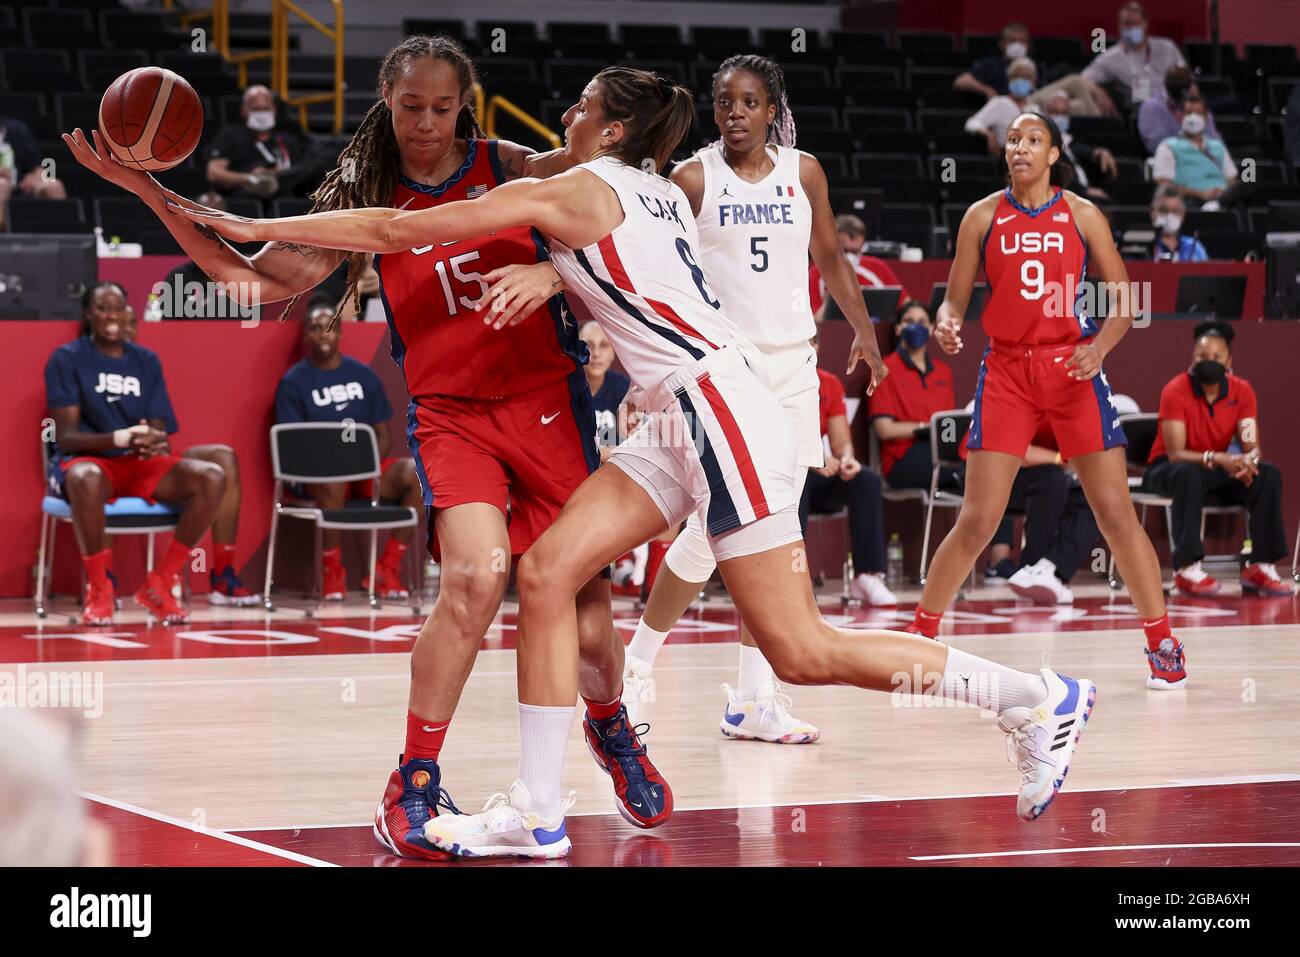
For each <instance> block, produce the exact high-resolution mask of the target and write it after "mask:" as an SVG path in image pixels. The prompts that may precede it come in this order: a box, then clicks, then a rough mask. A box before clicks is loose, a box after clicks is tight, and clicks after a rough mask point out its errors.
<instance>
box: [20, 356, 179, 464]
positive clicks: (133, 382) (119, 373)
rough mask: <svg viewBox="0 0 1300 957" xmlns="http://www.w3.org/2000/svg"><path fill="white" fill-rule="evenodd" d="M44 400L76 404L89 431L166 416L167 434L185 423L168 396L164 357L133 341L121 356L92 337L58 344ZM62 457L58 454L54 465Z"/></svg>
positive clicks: (54, 405)
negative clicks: (103, 348) (106, 350)
mask: <svg viewBox="0 0 1300 957" xmlns="http://www.w3.org/2000/svg"><path fill="white" fill-rule="evenodd" d="M45 404H46V406H47V407H48V408H50V409H62V408H67V407H69V406H76V407H77V408H78V409H80V410H81V426H82V428H83V429H84V430H85V431H87V432H115V431H117V430H118V429H127V428H130V427H131V426H133V425H137V424H139V422H140V420H141V419H144V420H146V421H153V420H154V419H161V420H162V422H163V431H165V432H167V433H168V434H170V433H172V432H176V431H177V430H178V429H179V428H180V426H178V425H177V424H176V416H175V414H174V413H173V412H172V403H171V399H170V398H169V397H168V395H167V382H166V380H165V379H164V378H163V370H162V362H161V361H160V360H159V359H158V355H157V354H156V353H155V352H153V351H152V350H150V349H146V348H145V347H144V346H138V345H136V344H135V343H131V342H127V343H124V344H123V346H122V355H121V356H120V357H119V356H110V355H106V354H104V353H103V352H100V351H99V349H97V348H96V347H95V344H94V343H93V342H92V341H91V338H90V336H81V337H80V338H78V339H74V340H73V341H72V342H68V343H65V344H64V345H61V346H59V348H57V349H55V350H54V352H53V353H51V355H50V358H49V361H48V362H47V363H46V364H45ZM130 451H131V450H130V449H118V448H112V449H101V450H99V451H97V452H95V453H94V454H95V455H96V456H99V457H102V458H107V457H111V456H118V455H127V454H128V453H130ZM62 458H63V457H62V455H60V454H58V453H56V454H55V455H54V457H53V458H52V459H51V465H52V466H53V465H57V463H58V462H59V461H61V459H62Z"/></svg>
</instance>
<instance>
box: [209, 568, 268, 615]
mask: <svg viewBox="0 0 1300 957" xmlns="http://www.w3.org/2000/svg"><path fill="white" fill-rule="evenodd" d="M208 582H209V585H210V590H209V591H208V603H209V604H212V605H233V606H235V607H236V608H249V607H252V606H253V605H257V604H261V601H262V599H261V598H260V597H258V596H257V595H254V594H253V593H252V592H251V591H249V590H248V588H247V586H245V585H244V583H243V581H242V580H241V579H240V577H239V576H238V575H237V574H235V569H234V567H233V566H231V565H227V566H226V567H225V568H224V569H223V570H222V571H221V574H217V573H216V572H212V574H211V575H210V576H209V577H208Z"/></svg>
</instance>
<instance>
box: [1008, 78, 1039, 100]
mask: <svg viewBox="0 0 1300 957" xmlns="http://www.w3.org/2000/svg"><path fill="white" fill-rule="evenodd" d="M1007 89H1008V90H1010V91H1011V95H1012V96H1014V97H1018V98H1019V99H1024V98H1025V97H1027V96H1028V95H1029V94H1030V93H1033V92H1034V81H1033V80H1026V79H1025V78H1024V77H1023V76H1018V77H1016V78H1015V79H1014V80H1011V81H1010V82H1009V83H1007Z"/></svg>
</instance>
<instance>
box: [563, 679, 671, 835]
mask: <svg viewBox="0 0 1300 957" xmlns="http://www.w3.org/2000/svg"><path fill="white" fill-rule="evenodd" d="M649 730H650V725H648V724H640V725H637V726H636V727H633V726H632V722H631V720H630V719H629V718H628V716H627V707H626V706H625V705H622V704H620V705H619V708H618V712H617V713H616V714H614V715H613V716H611V717H608V718H593V717H592V716H591V715H590V714H584V715H583V716H582V731H583V735H584V736H585V737H586V739H587V750H589V751H590V752H591V756H592V757H593V758H595V759H596V763H597V764H598V765H600V769H601V770H602V771H604V772H605V773H606V774H608V775H609V776H610V778H611V779H612V780H613V782H614V806H615V807H616V808H617V809H618V813H619V814H621V815H623V820H625V821H627V822H628V823H629V824H631V825H633V826H634V827H640V828H650V827H658V826H659V825H660V824H662V823H664V821H666V820H668V818H669V817H670V816H671V815H672V813H673V791H672V788H670V787H669V786H668V782H667V781H665V780H664V778H663V775H662V774H660V773H659V769H658V768H656V767H655V766H654V764H652V763H651V761H650V757H649V754H648V753H647V752H646V746H645V745H644V744H642V743H641V739H640V737H639V736H638V732H641V733H644V732H646V731H649Z"/></svg>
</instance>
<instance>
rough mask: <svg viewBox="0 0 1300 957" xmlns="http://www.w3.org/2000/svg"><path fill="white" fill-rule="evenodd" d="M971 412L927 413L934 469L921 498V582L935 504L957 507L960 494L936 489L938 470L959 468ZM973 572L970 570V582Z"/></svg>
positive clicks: (923, 575) (923, 582)
mask: <svg viewBox="0 0 1300 957" xmlns="http://www.w3.org/2000/svg"><path fill="white" fill-rule="evenodd" d="M970 423H971V413H970V412H967V411H966V410H965V409H949V410H947V411H946V412H936V413H934V415H932V416H930V461H931V462H933V463H934V468H933V469H932V470H931V472H930V491H929V492H928V493H927V494H926V497H925V537H924V540H923V543H922V545H921V584H922V585H924V584H925V572H926V569H927V568H928V567H929V561H930V525H931V522H932V520H933V518H934V510H935V507H936V506H937V507H939V508H957V509H959V508H961V506H962V502H963V500H964V496H962V495H961V494H959V493H957V492H948V491H944V490H943V489H940V488H939V474H940V471H941V470H942V469H943V468H945V467H947V468H960V467H961V457H960V456H959V455H958V449H960V448H961V440H962V439H963V438H965V437H966V432H967V430H968V429H970ZM974 575H975V571H974V569H973V568H972V569H971V578H972V582H973V581H974Z"/></svg>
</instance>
